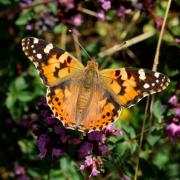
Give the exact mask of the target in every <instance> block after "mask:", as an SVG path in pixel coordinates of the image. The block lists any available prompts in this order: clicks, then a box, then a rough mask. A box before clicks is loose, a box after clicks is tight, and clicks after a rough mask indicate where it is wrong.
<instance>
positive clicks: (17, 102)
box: [0, 0, 180, 180]
mask: <svg viewBox="0 0 180 180" xmlns="http://www.w3.org/2000/svg"><path fill="white" fill-rule="evenodd" d="M166 6H167V1H165V0H163V1H140V0H136V1H115V0H100V1H97V2H96V3H95V1H92V0H89V1H76V0H67V1H51V0H47V1H39V0H19V1H10V0H6V1H4V0H0V27H2V28H0V39H1V41H0V59H1V61H0V82H1V87H0V94H1V96H0V100H1V101H0V102H1V103H0V113H1V121H0V132H1V133H0V141H1V143H0V149H1V154H0V179H58V180H59V179H71V177H73V179H75V180H76V179H77V180H80V179H88V178H92V176H96V175H98V176H99V177H98V178H100V179H133V177H134V173H135V168H136V163H137V157H138V153H139V147H140V132H141V127H142V124H143V119H144V114H145V110H144V107H145V104H146V101H145V100H142V101H141V102H140V103H139V104H138V105H136V106H134V107H132V108H130V109H124V110H123V111H122V113H121V116H120V118H119V119H118V120H117V121H116V123H115V127H116V129H115V130H114V129H113V130H112V129H109V130H107V131H104V132H101V133H100V134H98V133H95V134H88V135H86V136H82V135H80V134H78V133H77V132H75V131H70V132H69V131H67V130H65V129H63V128H62V126H61V125H60V123H59V122H58V124H56V121H55V120H54V117H53V116H52V114H51V113H50V111H49V110H48V107H47V106H46V105H45V104H43V105H42V104H41V103H39V102H41V101H40V99H41V98H42V97H45V87H44V86H43V85H42V84H41V82H40V80H39V75H38V74H37V72H36V70H35V68H34V67H33V66H32V65H31V64H30V62H29V61H28V60H27V59H26V57H25V56H24V54H23V52H22V48H21V40H22V38H24V37H25V36H35V37H38V38H43V39H47V40H49V41H50V42H52V43H54V44H56V45H57V46H59V47H61V48H63V49H66V50H68V51H69V52H71V53H72V54H74V55H75V56H77V57H78V58H82V61H83V63H84V64H86V62H87V60H88V57H87V55H86V53H85V52H84V51H82V52H80V49H79V47H78V45H77V43H76V42H75V41H74V40H75V39H79V41H80V42H81V43H82V44H83V46H84V47H85V49H86V50H87V52H88V53H89V54H90V56H92V57H96V59H97V61H98V62H99V66H100V68H107V67H113V68H117V67H123V66H134V67H141V68H149V69H151V67H152V64H153V58H154V54H155V48H156V44H157V40H158V37H159V29H160V28H161V26H162V22H163V16H164V13H165V10H166ZM179 6H180V4H179V1H173V2H172V4H171V9H170V12H169V15H168V20H167V24H166V30H165V34H164V36H163V43H162V46H161V51H160V63H159V66H158V71H160V72H163V73H164V74H167V75H168V76H169V77H170V79H171V83H170V85H169V87H168V88H167V89H166V90H165V91H164V92H161V93H159V94H158V95H156V96H155V101H154V104H153V107H152V114H151V112H149V111H148V113H147V122H146V124H145V132H144V140H143V141H142V148H141V152H140V157H139V158H140V161H139V163H140V167H139V179H179V177H180V171H179V169H180V165H179V159H180V155H179V150H180V143H179V139H180V100H179V99H178V97H179V93H180V91H179V88H180V86H179V70H180V66H179V59H180V56H179V42H180V39H179V37H180V28H179V24H180V23H179V19H178V13H179V11H178V8H179ZM68 30H71V32H72V33H69V31H68ZM149 31H150V32H154V35H153V36H151V37H150V38H149V39H146V40H144V41H141V42H139V43H136V44H135V45H133V46H131V47H128V48H126V49H123V50H122V51H118V49H117V45H122V42H124V41H125V40H128V39H131V38H133V37H135V36H137V35H139V34H143V33H145V32H149ZM115 45H116V46H115ZM114 46H115V48H114V49H115V51H113V52H112V51H106V50H107V49H108V50H109V48H111V47H114ZM118 47H119V46H118ZM38 104H39V105H38ZM59 127H61V128H62V129H61V128H60V129H59ZM122 131H123V132H124V133H123V134H122V133H120V132H122ZM107 132H108V133H109V134H108V133H107ZM107 134H108V135H107ZM99 137H100V138H99ZM102 137H103V138H105V140H104V139H103V138H102ZM103 140H104V141H103ZM88 143H89V144H88ZM83 153H84V155H82V154H83Z"/></svg>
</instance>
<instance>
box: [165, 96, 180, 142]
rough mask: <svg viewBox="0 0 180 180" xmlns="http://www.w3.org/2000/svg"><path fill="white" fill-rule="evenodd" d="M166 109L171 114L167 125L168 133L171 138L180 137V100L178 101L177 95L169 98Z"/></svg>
mask: <svg viewBox="0 0 180 180" xmlns="http://www.w3.org/2000/svg"><path fill="white" fill-rule="evenodd" d="M166 110H167V112H169V113H170V114H171V115H170V116H169V119H168V121H169V124H168V126H167V127H166V133H167V135H168V137H169V138H170V139H171V140H177V139H180V102H178V99H177V96H176V95H173V96H172V97H171V98H170V99H169V105H167V107H166Z"/></svg>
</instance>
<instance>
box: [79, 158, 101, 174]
mask: <svg viewBox="0 0 180 180" xmlns="http://www.w3.org/2000/svg"><path fill="white" fill-rule="evenodd" d="M101 165H102V160H101V159H100V158H99V157H92V156H86V158H85V161H84V163H83V164H81V165H80V168H79V169H80V170H81V171H82V170H85V169H86V168H88V169H91V173H90V175H89V177H91V176H97V175H98V174H99V173H100V171H99V170H97V167H100V166H101Z"/></svg>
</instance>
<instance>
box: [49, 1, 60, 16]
mask: <svg viewBox="0 0 180 180" xmlns="http://www.w3.org/2000/svg"><path fill="white" fill-rule="evenodd" d="M48 7H49V9H50V10H51V11H52V12H53V13H54V14H56V13H57V9H58V8H57V5H56V3H49V4H48Z"/></svg>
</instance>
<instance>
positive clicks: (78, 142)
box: [71, 138, 81, 144]
mask: <svg viewBox="0 0 180 180" xmlns="http://www.w3.org/2000/svg"><path fill="white" fill-rule="evenodd" d="M80 142H81V141H80V140H79V139H78V138H72V139H71V143H72V144H80Z"/></svg>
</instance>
